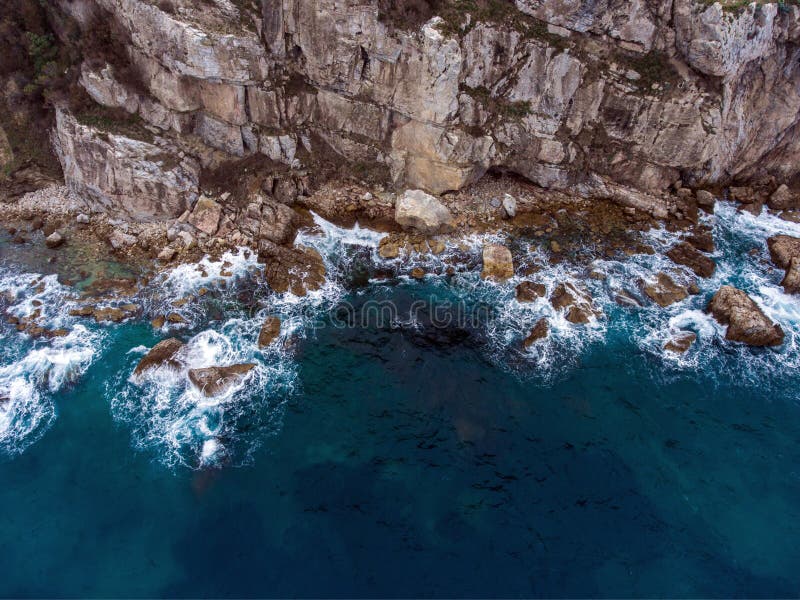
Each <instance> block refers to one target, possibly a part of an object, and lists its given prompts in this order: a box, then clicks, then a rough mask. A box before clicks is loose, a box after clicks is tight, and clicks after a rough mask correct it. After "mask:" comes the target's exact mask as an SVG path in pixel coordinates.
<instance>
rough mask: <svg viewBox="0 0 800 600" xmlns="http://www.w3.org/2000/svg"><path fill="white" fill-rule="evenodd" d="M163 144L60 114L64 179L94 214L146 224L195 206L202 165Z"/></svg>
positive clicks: (58, 133)
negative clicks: (106, 212)
mask: <svg viewBox="0 0 800 600" xmlns="http://www.w3.org/2000/svg"><path fill="white" fill-rule="evenodd" d="M157 143H158V142H156V141H153V142H150V141H144V140H140V139H134V138H132V137H129V135H125V134H114V133H105V132H101V131H100V130H98V129H97V128H95V127H93V126H91V125H85V124H82V123H80V122H79V121H78V120H77V119H76V118H75V117H74V116H72V115H71V114H69V113H68V112H66V111H64V110H59V111H58V113H57V115H56V132H55V145H56V151H57V153H58V155H59V158H60V159H61V164H62V165H63V168H64V178H65V180H66V182H67V185H68V186H69V187H70V189H71V190H72V191H74V192H75V193H76V194H78V195H79V196H80V197H82V198H84V199H85V200H86V201H87V202H88V204H89V207H90V208H91V209H92V210H98V211H102V210H108V211H110V212H114V213H116V214H120V215H121V214H126V215H128V217H130V218H132V219H135V220H141V219H146V218H149V217H154V216H161V217H174V216H178V215H180V214H181V213H182V212H183V211H185V210H186V209H187V207H188V206H189V205H191V203H193V202H194V200H195V198H196V197H197V187H198V181H199V165H198V164H197V162H196V161H195V160H193V159H192V158H189V157H184V158H181V157H180V155H179V154H178V151H177V150H176V149H175V148H174V147H170V146H168V145H167V144H166V142H164V143H163V145H157Z"/></svg>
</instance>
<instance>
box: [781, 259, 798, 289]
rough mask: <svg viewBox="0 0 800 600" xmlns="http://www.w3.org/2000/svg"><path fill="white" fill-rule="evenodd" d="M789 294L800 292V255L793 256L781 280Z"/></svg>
mask: <svg viewBox="0 0 800 600" xmlns="http://www.w3.org/2000/svg"><path fill="white" fill-rule="evenodd" d="M781 285H782V286H783V290H784V291H785V292H786V293H787V294H800V256H793V257H792V261H791V262H790V263H789V267H788V268H787V269H786V275H784V276H783V281H781Z"/></svg>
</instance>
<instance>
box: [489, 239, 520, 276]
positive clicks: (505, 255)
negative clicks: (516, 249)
mask: <svg viewBox="0 0 800 600" xmlns="http://www.w3.org/2000/svg"><path fill="white" fill-rule="evenodd" d="M513 276H514V259H513V258H512V256H511V251H510V250H509V249H508V248H506V247H505V246H501V245H500V244H486V245H485V246H484V247H483V270H482V271H481V277H482V278H484V279H493V280H496V281H505V280H506V279H509V278H511V277H513Z"/></svg>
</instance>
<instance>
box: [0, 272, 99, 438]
mask: <svg viewBox="0 0 800 600" xmlns="http://www.w3.org/2000/svg"><path fill="white" fill-rule="evenodd" d="M0 290H4V291H5V292H6V295H7V298H6V300H7V301H8V302H9V306H8V307H7V308H6V312H7V313H8V314H9V315H13V316H15V317H17V318H24V317H28V316H30V315H31V314H35V313H36V314H39V317H38V318H37V319H36V322H37V323H38V324H40V325H41V326H42V327H46V328H48V329H56V328H67V329H69V330H70V332H69V334H68V335H66V336H63V337H55V338H53V339H52V340H47V339H40V340H33V339H31V338H30V337H29V336H28V335H27V334H25V333H22V332H17V331H16V330H14V329H13V328H10V327H9V328H6V329H3V330H0V339H2V341H3V342H4V343H3V344H2V348H3V349H2V352H1V353H0V397H5V398H7V400H6V401H4V402H2V404H0V449H1V450H3V451H5V452H7V453H10V454H16V453H19V452H22V451H23V450H24V449H25V448H27V447H28V446H29V445H30V444H32V443H33V442H35V441H36V440H37V439H39V438H40V437H41V435H43V434H44V432H45V431H46V430H47V428H48V427H49V425H50V424H51V423H52V421H53V419H54V418H55V416H56V406H55V403H54V401H53V395H54V394H55V393H57V392H59V391H61V390H62V389H63V388H64V387H65V386H66V385H68V384H70V383H74V382H75V381H77V380H78V379H79V378H80V377H81V376H82V375H83V374H84V373H85V372H86V370H87V369H88V368H89V366H90V365H91V364H92V362H93V361H94V360H95V359H96V358H97V356H98V354H99V353H100V352H101V346H102V340H103V334H102V332H100V331H92V330H90V329H88V328H87V327H86V326H84V325H83V324H81V323H79V322H78V321H77V319H75V318H74V317H70V316H69V314H68V312H69V308H70V307H71V301H70V291H69V290H68V289H67V288H65V287H64V286H61V285H60V284H59V283H58V281H57V279H56V276H55V275H51V276H47V277H41V276H39V275H36V274H30V273H24V274H19V273H8V272H4V273H3V274H2V275H0Z"/></svg>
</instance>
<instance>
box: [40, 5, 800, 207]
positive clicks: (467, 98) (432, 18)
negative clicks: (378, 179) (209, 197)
mask: <svg viewBox="0 0 800 600" xmlns="http://www.w3.org/2000/svg"><path fill="white" fill-rule="evenodd" d="M726 4H727V3H726ZM53 6H54V8H55V9H56V12H55V15H56V16H55V19H54V20H55V22H56V23H61V24H62V25H61V27H60V31H59V33H60V35H61V36H62V40H63V43H65V44H70V43H71V41H70V40H71V39H75V37H76V33H75V31H78V32H79V33H80V35H82V36H83V37H86V36H89V37H91V36H92V35H93V32H94V31H96V30H97V28H98V27H101V28H106V29H108V30H113V31H114V32H115V44H114V45H115V46H116V48H115V51H114V52H105V53H104V52H103V51H96V52H92V53H84V55H83V56H82V64H81V65H80V75H79V83H80V86H81V87H82V88H83V89H84V90H85V92H86V93H87V94H88V96H89V97H90V98H91V101H92V102H93V103H95V104H96V105H99V106H102V107H105V108H106V109H109V110H111V111H112V112H111V113H109V114H113V115H119V114H125V115H127V117H126V119H127V120H128V121H130V120H132V119H135V120H136V121H137V127H138V128H139V130H140V131H141V132H142V133H143V136H139V139H137V136H131V135H128V134H127V133H126V132H125V131H122V132H120V131H118V130H115V129H114V119H111V118H102V119H99V118H92V119H86V118H82V117H81V114H78V113H79V112H80V111H77V110H75V109H74V107H72V106H71V105H70V104H69V103H67V102H62V103H61V104H60V105H59V110H58V115H59V116H58V119H57V123H56V126H57V131H56V135H55V139H56V146H57V148H58V154H59V157H60V159H61V162H62V165H63V167H64V174H65V178H66V180H67V183H68V185H70V186H71V187H72V188H73V189H74V190H76V191H78V192H81V193H86V194H88V196H89V197H91V198H93V199H94V200H95V201H96V203H97V206H98V207H102V208H103V209H105V210H109V209H113V208H114V207H118V208H119V209H120V210H124V212H126V213H128V214H129V215H131V216H132V217H134V218H137V217H138V218H152V217H158V216H159V215H160V216H177V215H178V214H180V213H181V212H182V211H183V210H184V209H186V208H188V207H190V206H191V204H192V203H193V202H194V200H195V199H196V198H197V196H198V194H199V192H200V190H199V173H200V171H201V170H203V169H211V168H215V167H218V166H219V165H220V164H224V163H225V161H230V160H234V159H246V158H247V157H252V156H257V155H262V156H264V157H265V158H266V159H268V161H269V163H270V164H274V165H283V168H285V169H288V170H294V171H301V170H302V169H308V170H313V169H314V168H315V165H316V164H317V162H318V161H319V160H320V158H321V157H327V158H329V159H333V160H335V161H337V160H338V161H340V162H349V163H351V164H352V165H353V166H354V168H364V166H365V165H366V166H368V167H370V168H374V167H376V166H380V167H383V168H385V170H386V173H387V174H388V177H389V178H390V179H391V181H392V183H393V184H394V185H396V186H398V187H402V188H405V187H412V188H422V189H425V190H427V191H429V192H432V193H435V194H440V193H443V192H446V191H450V190H458V189H461V188H463V187H464V186H467V185H469V184H470V183H472V182H474V181H476V180H477V179H479V178H480V177H482V176H483V175H484V174H485V173H486V172H487V171H488V170H490V169H498V170H503V171H509V172H513V173H516V174H519V175H521V176H523V177H525V178H527V179H528V180H530V181H531V182H533V183H535V184H537V185H539V186H542V187H544V188H549V189H556V190H562V191H567V192H570V193H576V194H579V195H581V196H583V197H588V198H593V197H596V198H611V199H615V200H617V201H619V202H622V203H624V204H628V205H633V206H638V207H641V208H647V209H649V210H653V209H656V210H657V211H659V210H663V208H661V207H663V206H666V205H667V204H668V202H667V201H666V200H665V198H666V197H667V194H668V192H669V190H670V187H671V186H673V189H674V183H675V182H676V181H677V180H681V181H682V182H683V185H687V186H691V187H719V186H725V185H729V184H732V183H742V182H747V183H754V184H756V185H759V186H763V187H764V188H772V189H774V188H775V187H777V185H778V184H779V183H784V182H786V183H790V184H791V183H794V182H795V181H796V180H797V178H798V171H799V170H800V161H797V160H795V157H796V156H797V152H798V150H799V149H800V148H799V146H800V134H799V133H798V121H800V114H799V113H800V111H799V109H800V45H799V42H800V8H798V6H796V5H794V4H783V3H781V4H777V3H751V4H749V5H743V6H742V5H739V4H738V3H737V6H736V7H729V6H723V5H722V4H720V3H713V4H710V3H708V2H705V1H700V0H632V1H629V2H620V1H617V0H609V1H597V0H516V1H515V2H510V1H506V0H438V1H431V0H428V1H426V0H417V1H416V2H386V1H385V0H261V2H260V3H259V2H257V1H255V0H159V1H157V2H156V1H155V0H55V1H54V5H53ZM57 29H59V27H58V26H57ZM73 112H74V113H75V114H71V113H73ZM84 112H85V111H84ZM91 114H95V113H91ZM766 191H767V193H769V192H770V191H771V189H768V190H766Z"/></svg>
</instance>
